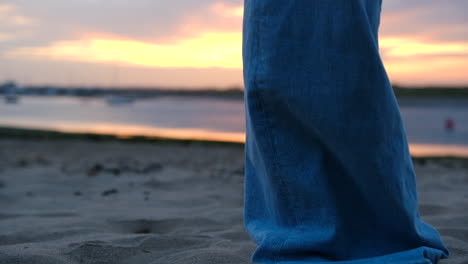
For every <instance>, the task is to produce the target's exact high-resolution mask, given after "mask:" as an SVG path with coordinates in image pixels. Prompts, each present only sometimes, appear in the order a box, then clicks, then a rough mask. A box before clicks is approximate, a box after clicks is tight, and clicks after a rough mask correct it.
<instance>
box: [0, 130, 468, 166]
mask: <svg viewBox="0 0 468 264" xmlns="http://www.w3.org/2000/svg"><path fill="white" fill-rule="evenodd" d="M1 139H24V140H38V139H40V140H60V139H70V140H89V141H94V142H100V141H103V142H105V141H117V142H127V143H149V144H180V145H202V146H235V147H240V148H243V147H244V143H240V142H229V141H217V140H201V139H177V138H168V137H158V136H119V135H112V134H97V133H79V132H63V131H56V130H48V129H30V128H19V127H9V126H0V140H1ZM411 158H412V159H413V162H415V163H419V164H422V165H424V163H426V162H427V161H435V162H437V161H440V162H442V163H443V162H444V160H450V161H458V162H460V163H462V164H464V167H467V168H468V157H465V156H456V155H427V156H424V155H423V156H420V155H418V156H414V155H412V156H411Z"/></svg>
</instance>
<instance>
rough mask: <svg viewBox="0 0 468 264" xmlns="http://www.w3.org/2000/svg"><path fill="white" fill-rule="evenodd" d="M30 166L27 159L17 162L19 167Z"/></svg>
mask: <svg viewBox="0 0 468 264" xmlns="http://www.w3.org/2000/svg"><path fill="white" fill-rule="evenodd" d="M28 164H29V162H28V160H26V159H19V160H18V162H17V165H18V167H26V166H28Z"/></svg>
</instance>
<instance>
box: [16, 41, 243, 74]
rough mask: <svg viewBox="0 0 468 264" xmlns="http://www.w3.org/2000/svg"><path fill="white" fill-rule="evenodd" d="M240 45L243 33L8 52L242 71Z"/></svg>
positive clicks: (72, 43)
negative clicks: (165, 42)
mask: <svg viewBox="0 0 468 264" xmlns="http://www.w3.org/2000/svg"><path fill="white" fill-rule="evenodd" d="M241 43H242V36H241V34H240V33H205V34H201V35H200V36H199V37H197V38H194V39H182V40H179V41H177V42H176V43H174V44H153V43H147V42H140V41H134V40H118V39H106V38H102V39H101V38H93V39H85V40H76V41H60V42H56V43H53V44H52V45H50V46H48V47H27V48H18V49H15V50H13V51H11V52H9V55H10V56H33V57H49V58H52V59H57V60H74V61H87V62H118V63H123V64H130V65H138V66H146V67H164V68H177V67H178V68H183V67H193V68H209V67H220V68H240V67H241V56H240V53H241Z"/></svg>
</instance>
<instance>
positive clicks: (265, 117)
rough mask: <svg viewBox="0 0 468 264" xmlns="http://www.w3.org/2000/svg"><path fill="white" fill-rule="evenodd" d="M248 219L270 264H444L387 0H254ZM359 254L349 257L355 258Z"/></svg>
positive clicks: (257, 256) (248, 41) (249, 13)
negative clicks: (400, 90)
mask: <svg viewBox="0 0 468 264" xmlns="http://www.w3.org/2000/svg"><path fill="white" fill-rule="evenodd" d="M244 4H245V5H244V26H243V59H244V82H245V83H244V84H245V106H246V131H247V133H246V150H245V154H246V157H245V162H246V164H245V172H246V179H245V216H244V217H245V219H244V220H245V225H246V229H247V231H248V232H249V234H250V235H251V237H252V238H253V240H254V241H255V242H256V243H257V244H258V248H257V249H256V251H255V252H254V254H253V257H252V258H253V261H254V262H260V263H315V262H329V261H339V260H343V261H344V260H354V261H351V262H349V263H402V264H403V263H404V264H416V263H418V264H419V263H431V262H432V263H435V262H437V260H438V259H439V258H441V257H445V256H447V254H448V251H447V249H446V247H445V246H444V244H443V243H442V241H441V239H440V236H439V234H438V233H437V231H435V230H434V229H433V228H432V227H430V226H428V225H427V224H425V223H423V222H422V221H421V219H420V217H419V213H418V207H417V206H418V205H417V193H416V184H415V175H414V168H413V164H412V161H411V157H410V154H409V151H408V143H407V139H406V134H405V129H404V127H403V124H402V120H401V116H400V112H399V109H398V105H397V102H396V98H395V96H394V93H393V90H392V88H391V86H390V83H389V80H388V78H387V75H386V72H385V69H384V66H383V65H382V62H381V59H380V56H379V50H378V42H377V39H378V36H377V32H378V27H379V19H380V9H381V2H380V1H379V0H288V1H285V0H245V3H244ZM344 263H348V262H344Z"/></svg>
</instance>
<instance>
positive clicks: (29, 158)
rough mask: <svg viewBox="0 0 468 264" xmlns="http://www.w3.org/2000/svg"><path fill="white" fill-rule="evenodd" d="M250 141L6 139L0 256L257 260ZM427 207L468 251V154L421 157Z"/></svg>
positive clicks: (40, 262)
mask: <svg viewBox="0 0 468 264" xmlns="http://www.w3.org/2000/svg"><path fill="white" fill-rule="evenodd" d="M243 155H244V149H243V146H242V145H233V144H231V145H229V144H225V145H223V144H218V145H216V144H204V143H178V142H160V143H158V142H154V143H149V142H146V143H145V142H143V143H141V142H140V143H138V142H129V141H119V140H104V141H92V140H83V139H45V140H44V139H8V138H4V139H0V263H1V264H3V263H5V264H6V263H8V264H18V263H35V264H55V263H76V264H78V263H100V264H103V263H109V264H111V263H112V264H137V263H138V264H144V263H154V264H156V263H158V264H165V263H167V264H182V263H193V264H211V263H212V264H228V263H236V264H238V263H250V261H249V260H250V255H251V253H252V251H253V250H254V248H255V245H254V243H253V242H251V241H250V239H249V237H248V235H247V234H246V233H245V231H244V228H243V221H242V213H243V208H242V205H243V181H244V179H243V170H244V167H243V163H244V160H243V159H244V156H243ZM415 168H416V172H417V177H418V188H419V199H420V209H421V215H422V217H423V219H424V220H425V221H426V222H428V223H430V224H432V225H434V226H435V227H437V228H438V230H439V231H440V232H441V234H442V235H443V239H444V241H445V243H446V244H447V246H448V247H449V249H450V251H451V257H450V259H447V260H444V261H442V262H441V263H447V264H449V263H450V264H463V263H464V264H466V263H468V191H467V190H468V160H466V159H450V158H446V159H428V158H418V159H417V160H415Z"/></svg>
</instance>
